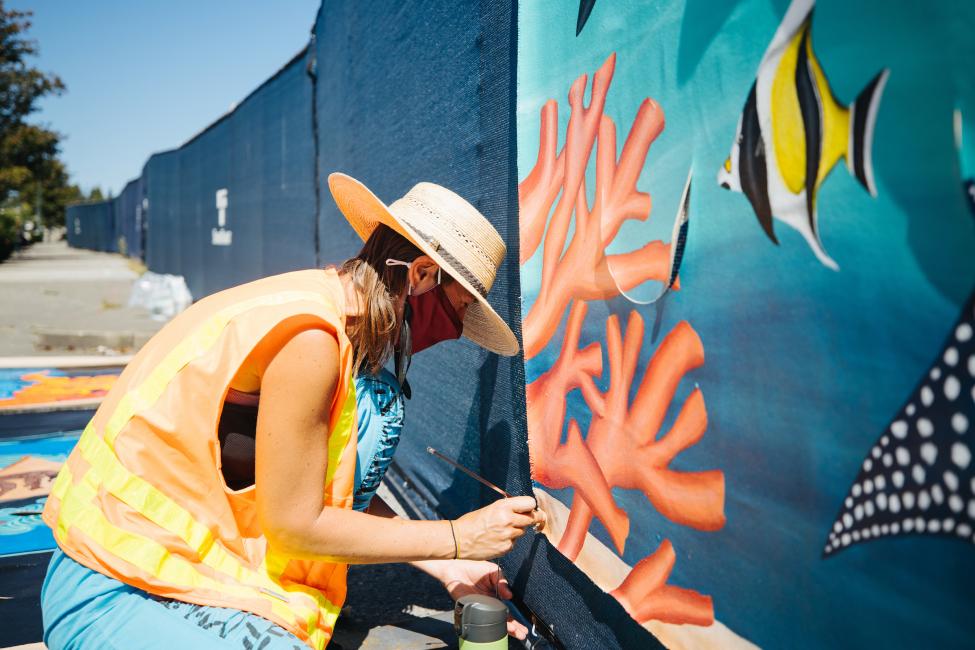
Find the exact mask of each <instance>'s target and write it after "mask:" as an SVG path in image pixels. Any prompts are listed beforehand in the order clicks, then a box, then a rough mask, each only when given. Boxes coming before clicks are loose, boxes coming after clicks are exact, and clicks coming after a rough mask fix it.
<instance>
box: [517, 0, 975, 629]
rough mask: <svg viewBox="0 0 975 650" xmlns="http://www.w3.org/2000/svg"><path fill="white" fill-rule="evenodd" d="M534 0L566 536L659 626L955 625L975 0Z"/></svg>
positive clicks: (534, 376)
mask: <svg viewBox="0 0 975 650" xmlns="http://www.w3.org/2000/svg"><path fill="white" fill-rule="evenodd" d="M813 9H815V12H814V11H813ZM519 11H520V13H519V64H518V78H519V85H518V163H519V169H520V170H521V171H520V175H521V178H522V181H521V185H520V188H519V189H520V192H519V199H520V201H519V202H520V213H521V215H520V219H521V226H520V227H521V265H522V266H521V278H522V289H523V295H524V303H523V317H524V344H525V359H526V362H525V366H526V382H527V388H526V398H527V402H528V404H527V413H528V438H529V451H530V460H531V468H532V478H533V480H534V481H535V483H536V487H537V490H538V492H539V494H540V496H541V501H542V502H543V503H544V504H545V508H546V510H548V512H549V514H550V518H551V520H552V525H551V526H549V527H548V531H547V534H548V536H549V538H550V539H551V541H552V542H553V543H555V544H557V545H558V547H559V549H560V551H562V553H564V554H565V555H566V556H567V557H568V558H570V559H572V560H574V561H575V563H576V565H577V566H579V567H580V568H582V569H583V570H584V571H585V572H586V573H587V574H588V575H589V576H590V577H591V578H592V579H593V581H594V582H595V583H596V584H597V585H599V586H600V587H602V588H603V589H604V590H606V591H609V592H611V594H612V595H613V596H614V597H615V598H616V599H617V601H618V602H619V603H620V604H621V605H622V606H623V607H624V608H625V609H626V611H627V612H629V613H630V615H631V616H632V617H633V618H634V619H636V620H638V621H639V622H641V623H643V624H644V625H645V626H646V627H647V628H648V629H649V630H650V631H651V632H653V634H654V635H655V636H656V637H657V638H658V639H659V640H660V641H662V642H663V643H664V645H667V646H669V647H733V646H749V645H752V644H757V645H760V646H772V647H776V646H780V645H783V644H788V645H790V646H803V647H822V646H823V645H835V644H841V645H846V646H850V645H854V646H855V645H861V644H866V643H868V642H869V643H878V642H883V643H886V644H887V645H891V646H896V647H909V646H918V645H927V644H935V645H939V646H943V647H951V646H958V645H961V644H963V643H964V640H965V639H966V638H968V636H969V635H970V632H971V628H970V623H969V617H968V615H967V614H966V611H967V607H968V606H970V603H971V590H970V588H969V587H968V585H967V584H966V582H965V581H964V579H963V578H962V577H961V575H963V574H964V573H965V572H971V571H972V570H975V550H973V549H972V548H971V543H972V542H973V541H975V538H973V537H972V523H973V522H972V521H971V518H972V517H975V514H973V512H975V511H973V512H969V511H970V510H971V506H972V504H975V494H972V493H971V490H973V489H975V482H973V480H972V472H973V471H975V465H973V464H972V463H971V445H970V442H969V440H968V438H969V437H970V435H968V436H966V433H967V431H968V423H969V422H970V421H975V419H973V418H975V393H972V392H971V390H969V389H971V382H972V378H973V376H975V368H969V367H967V366H966V365H965V364H968V363H969V361H970V360H969V359H968V355H970V354H971V350H969V348H970V347H971V343H970V341H971V327H972V318H973V317H975V314H972V313H970V312H971V310H972V308H973V307H972V304H971V302H970V301H969V300H968V296H969V294H970V293H971V291H972V286H973V284H975V255H972V251H973V250H975V232H973V227H972V222H971V218H970V216H969V215H968V214H967V208H966V206H965V202H964V195H963V194H962V193H961V192H959V191H958V188H959V187H960V186H961V185H962V179H961V178H960V177H959V169H958V165H957V160H958V152H957V150H956V149H957V147H956V145H955V143H954V142H953V141H952V138H951V132H952V114H953V109H954V108H955V107H957V106H959V105H968V104H970V102H971V101H972V98H973V97H975V81H973V80H972V79H971V75H970V74H967V73H966V67H967V66H966V64H965V63H964V62H965V61H967V60H969V59H970V55H971V54H973V52H972V47H973V46H972V45H971V43H970V42H969V41H968V40H966V39H963V38H960V37H959V34H960V32H959V30H958V29H957V26H956V25H955V23H957V22H959V21H961V22H962V23H964V24H969V25H973V24H975V11H973V10H972V9H971V8H970V7H964V6H962V4H961V3H955V4H952V5H951V6H950V7H945V8H944V9H943V11H942V12H940V13H936V14H935V15H932V14H931V12H924V11H921V10H920V9H914V8H898V9H897V11H891V9H890V7H889V6H887V5H883V4H881V3H863V4H858V5H857V6H848V5H847V4H845V3H836V2H820V3H818V6H816V7H814V6H813V2H812V1H811V0H794V1H793V2H791V3H785V2H780V3H767V2H760V1H758V0H755V1H747V0H746V1H742V2H738V3H723V4H721V5H720V6H716V5H714V4H713V3H706V2H701V1H697V0H688V1H687V2H684V3H680V2H678V3H655V4H653V5H648V4H647V3H636V2H633V3H598V2H581V3H579V6H578V7H575V6H570V5H569V3H558V2H540V3H522V4H521V5H520V8H519ZM881 14H882V15H883V16H884V19H883V21H881V23H880V24H877V25H876V28H875V29H872V30H870V33H869V34H865V33H863V32H862V30H854V29H853V27H852V26H853V25H864V24H874V23H873V21H875V19H876V17H877V16H878V15H881ZM922 14H923V15H922ZM922 23H923V24H925V25H927V26H928V29H927V30H926V32H925V33H924V34H918V33H917V30H916V29H915V27H916V25H917V24H922ZM936 53H937V54H936ZM932 69H938V71H939V75H941V76H942V77H943V78H944V79H945V80H946V83H945V84H944V87H934V86H933V85H932V84H931V83H930V80H929V75H930V74H931V73H930V71H931V70H932ZM589 73H592V77H591V81H590V77H589ZM566 97H567V101H566V99H565V98H566ZM956 121H957V118H956ZM618 130H619V133H618ZM729 141H731V142H732V143H733V144H732V148H731V154H730V155H729V154H728V143H729ZM905 154H907V155H906V156H905ZM840 161H843V163H844V164H845V166H846V167H847V171H845V172H840V171H837V167H838V166H839V165H838V163H839V162H840ZM688 169H690V170H691V178H692V179H693V181H692V182H690V187H691V191H690V195H689V197H688V196H682V188H684V187H685V184H686V181H687V178H688ZM727 190H732V192H728V191H727ZM738 193H740V194H738ZM742 195H743V196H742ZM674 214H677V215H678V219H677V226H678V227H675V222H674V218H673V215H674ZM756 218H757V220H758V222H759V227H757V228H756V227H755V225H754V224H755V220H756ZM775 222H779V223H778V224H776V223H775ZM777 225H779V226H781V225H787V226H789V228H782V227H779V228H777V229H776V226H777ZM685 238H686V239H685ZM678 248H680V249H681V250H680V253H682V254H678V250H677V249H678ZM936 250H937V251H938V252H937V253H935V251H936ZM827 251H828V252H827ZM668 289H669V290H668ZM959 312H961V316H960V317H959ZM624 323H625V327H624ZM932 362H933V363H934V365H932ZM969 365H971V364H969ZM918 377H921V378H922V381H921V382H918ZM969 393H971V394H969ZM905 396H908V401H907V402H906V403H905V401H904V398H905ZM898 409H900V411H899V410H898ZM894 429H896V431H894ZM905 456H909V460H908V461H907V462H906V463H901V462H900V461H902V460H903V459H904V457H905ZM888 461H889V462H888ZM899 463H900V464H901V465H903V467H898V464H899ZM895 474H899V478H898V476H895ZM854 480H855V482H854V483H853V486H852V487H850V481H854ZM908 495H909V496H908ZM922 495H923V496H922ZM905 497H906V498H907V499H908V500H909V503H905ZM892 503H896V506H895V507H896V508H897V512H891V504H892ZM838 508H839V514H838V515H837V509H838ZM895 526H896V528H895ZM919 532H920V533H924V535H923V536H920V537H919V536H918V535H917V533H919ZM905 533H906V535H905ZM932 533H933V534H934V535H936V536H937V538H933V537H932V536H931V535H932ZM824 539H825V551H824ZM869 540H880V541H878V542H876V543H873V544H863V543H862V542H865V541H869ZM856 542H861V543H860V544H856ZM851 546H855V547H854V548H849V547H851ZM845 549H848V550H845ZM841 550H843V551H844V552H843V553H838V551H841ZM962 568H964V569H965V571H961V569H962ZM906 584H910V585H911V590H910V592H909V593H910V595H909V596H905V595H903V594H904V589H903V587H904V585H906ZM892 594H901V595H898V596H896V597H895V596H893V595H892ZM966 603H967V604H968V605H965V604H966ZM907 612H910V613H911V616H910V617H907V616H905V614H906V613H907ZM935 620H937V621H938V625H937V626H932V625H930V624H929V622H930V621H935ZM824 621H829V622H830V624H829V625H824V624H823V622H824ZM799 630H802V632H801V633H800V632H799Z"/></svg>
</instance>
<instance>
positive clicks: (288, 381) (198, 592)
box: [41, 174, 544, 650]
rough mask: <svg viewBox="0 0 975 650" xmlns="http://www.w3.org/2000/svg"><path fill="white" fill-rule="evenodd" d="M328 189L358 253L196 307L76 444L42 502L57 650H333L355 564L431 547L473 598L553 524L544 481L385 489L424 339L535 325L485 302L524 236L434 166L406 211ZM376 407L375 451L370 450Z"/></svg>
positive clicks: (131, 373) (499, 344)
mask: <svg viewBox="0 0 975 650" xmlns="http://www.w3.org/2000/svg"><path fill="white" fill-rule="evenodd" d="M329 187H330V188H331V190H332V194H333V196H334V197H335V200H336V203H337V204H338V206H339V208H340V210H341V211H342V213H343V214H344V215H345V217H346V218H347V219H348V220H349V222H350V224H351V225H352V227H353V228H354V229H355V231H356V232H357V233H358V234H359V236H360V237H362V238H363V240H365V241H366V243H365V246H364V247H363V249H362V251H361V252H360V253H359V255H358V256H357V257H355V258H353V259H351V260H349V261H347V262H346V263H345V264H343V265H342V267H341V268H340V269H334V268H332V269H326V270H324V271H322V270H308V271H298V272H294V273H286V274H283V275H279V276H273V277H271V278H265V279H263V280H258V281H256V282H252V283H249V284H246V285H242V286H239V287H235V288H232V289H228V290H226V291H223V292H220V293H217V294H214V295H212V296H209V297H207V298H205V299H203V300H201V301H199V302H198V303H196V304H195V305H193V306H192V307H191V308H190V309H188V310H186V311H185V312H183V313H182V314H180V315H179V316H177V317H176V318H175V319H174V320H173V321H172V322H170V323H169V324H167V325H166V327H164V328H163V329H162V330H161V331H160V332H159V333H158V334H157V335H156V336H155V337H153V339H152V340H151V341H149V343H147V344H146V346H145V347H144V348H143V349H142V350H140V351H139V353H138V355H136V357H135V358H134V359H133V360H132V362H131V363H130V364H129V365H128V366H127V367H126V369H125V371H124V372H123V373H122V375H121V376H120V377H119V380H118V382H117V384H116V385H115V387H114V388H113V389H112V391H111V392H110V393H109V394H108V395H107V396H106V398H105V400H104V402H103V403H102V405H101V407H100V408H99V409H98V411H97V413H96V414H95V417H94V418H93V419H92V421H91V423H90V424H89V425H88V427H87V428H86V430H85V432H84V433H83V435H82V437H81V440H80V441H79V443H78V445H77V446H76V448H75V450H74V451H73V452H72V454H71V456H70V457H69V458H68V460H67V461H66V463H65V466H64V468H63V469H62V471H61V473H60V474H59V476H58V478H57V480H56V481H55V484H54V486H53V488H52V491H51V495H50V498H49V499H48V503H47V507H46V508H45V511H44V520H45V521H46V522H47V524H48V525H49V526H51V528H52V530H53V531H54V534H55V538H56V540H57V542H58V545H59V547H60V550H59V551H57V552H56V553H55V555H54V557H53V559H52V561H51V565H50V567H49V569H48V576H47V579H46V580H45V584H44V588H43V590H42V596H41V601H42V610H43V614H44V625H45V642H46V643H47V644H48V646H49V647H50V648H52V649H57V648H86V647H98V648H114V647H118V648H136V647H145V648H161V647H167V648H169V647H170V646H178V647H180V650H189V649H192V648H196V647H207V648H221V647H227V648H231V647H232V648H239V647H244V648H256V647H260V648H265V649H267V650H271V649H276V648H292V647H299V646H300V643H301V642H304V643H305V644H307V645H309V646H311V647H314V648H322V647H324V646H325V645H326V644H327V643H328V640H329V639H330V637H331V634H332V630H333V628H334V624H335V619H336V618H337V616H338V612H339V609H340V608H341V606H342V603H343V601H344V599H345V591H346V585H345V575H346V564H348V563H378V562H413V563H415V564H416V566H418V567H419V568H421V569H423V570H425V571H427V572H428V573H430V574H431V575H434V576H436V577H439V578H440V579H441V580H443V581H444V583H445V585H447V586H448V588H450V589H451V591H452V594H453V595H455V596H459V595H461V594H463V593H469V592H471V591H474V590H477V589H490V590H491V591H493V589H494V588H495V586H496V585H495V582H494V581H496V580H498V578H497V567H496V566H495V565H494V564H491V563H488V562H483V560H488V559H490V558H495V557H498V556H499V555H502V554H504V553H505V552H507V551H508V550H510V548H511V546H512V545H513V543H514V540H515V539H517V538H518V537H520V536H521V535H522V534H523V533H524V530H525V529H526V528H527V527H528V526H533V525H536V524H539V523H542V522H543V520H544V517H543V516H542V515H541V513H538V512H537V511H536V510H535V502H534V499H533V498H531V497H516V498H513V499H504V500H501V501H497V502H495V503H493V504H491V505H489V506H487V507H484V508H481V509H480V510H476V511H474V512H471V513H468V514H466V515H464V516H463V517H460V518H459V519H457V520H456V521H407V520H401V519H395V518H392V513H391V512H390V510H389V508H387V507H383V505H382V504H381V503H373V504H372V505H370V501H373V502H376V501H378V500H375V499H371V491H374V489H375V487H376V486H377V485H378V482H379V481H378V479H381V475H382V472H383V471H384V469H385V464H386V463H387V462H388V457H389V455H390V453H389V452H390V448H391V447H392V446H393V445H394V441H391V440H390V439H389V437H390V436H389V435H388V434H391V433H395V432H394V431H393V429H395V428H396V426H397V425H396V424H395V419H396V417H398V416H399V415H401V396H400V386H403V387H408V384H407V383H406V378H405V374H406V370H407V368H408V367H409V358H410V355H411V353H414V352H418V351H420V350H422V349H423V348H425V347H429V346H430V345H433V344H435V343H437V342H439V341H442V340H447V339H452V338H457V337H458V336H460V335H461V333H463V334H464V335H465V336H467V337H468V338H469V339H471V340H473V341H474V342H476V343H478V344H480V345H482V346H483V347H485V348H487V349H488V350H491V351H494V352H498V353H501V354H507V355H511V354H515V353H516V352H517V351H518V343H517V340H516V338H515V336H514V334H513V333H512V332H511V330H510V328H508V326H507V325H506V324H505V323H504V322H503V321H502V320H501V318H500V317H499V316H498V315H497V314H496V313H495V312H494V310H493V309H492V308H491V307H490V305H489V304H488V302H487V298H486V294H487V292H488V290H489V289H490V287H491V285H492V284H493V281H494V276H495V274H496V271H497V268H498V266H499V265H500V263H501V261H502V259H503V257H504V252H505V249H504V243H503V242H502V240H501V238H500V236H499V235H498V234H497V232H496V231H495V230H494V228H493V227H492V226H491V225H490V223H489V222H488V221H487V220H486V219H485V218H484V217H483V216H482V215H481V214H480V213H479V212H478V211H477V210H476V209H475V208H474V207H472V206H471V205H470V204H468V203H467V202H466V201H464V200H463V199H461V198H460V197H459V196H457V195H456V194H454V193H453V192H450V191H449V190H447V189H445V188H442V187H439V186H437V185H432V184H429V183H421V184H419V185H417V186H416V187H414V188H413V189H412V190H411V191H410V192H409V193H408V194H407V195H406V196H405V197H403V198H402V199H400V200H399V201H397V202H395V203H394V204H393V205H391V206H389V207H388V208H387V206H385V205H384V204H383V203H382V202H381V201H379V199H377V198H376V197H375V196H374V195H373V194H372V193H371V192H369V190H368V189H366V188H365V187H364V186H363V185H362V184H361V183H358V182H357V181H355V180H354V179H352V178H349V177H348V176H345V175H342V174H333V175H331V176H330V177H329ZM394 350H395V354H396V364H395V365H396V369H397V377H396V379H395V380H391V379H390V376H389V375H388V374H383V373H382V372H381V371H382V367H383V365H384V363H385V362H386V361H387V359H388V357H389V356H390V354H391V353H392V352H393V351H394ZM362 375H365V376H366V378H362V377H361V376H362ZM357 376H360V380H359V381H358V383H357V382H356V377H357ZM368 377H372V379H369V378H368ZM357 388H358V390H359V391H360V392H361V393H362V394H361V395H357V393H356V391H357ZM248 407H249V408H250V409H251V411H249V412H248V410H247V409H248ZM357 412H358V416H357ZM357 420H358V421H359V425H362V426H361V428H362V429H363V431H364V432H365V435H364V436H362V437H363V441H364V445H363V446H364V448H366V447H368V448H369V449H371V450H373V451H372V452H370V453H373V454H374V455H373V456H372V457H369V458H363V459H360V460H358V462H357V446H358V445H357V439H358V438H359V437H360V433H362V432H360V426H357ZM391 421H392V422H393V424H392V425H390V424H389V423H390V422H391ZM376 423H378V426H377V424H376ZM377 431H378V432H379V434H380V435H386V439H385V440H382V441H379V442H378V443H377V442H376V440H375V437H376V432H377ZM370 436H371V437H372V438H373V439H371V440H370ZM377 476H378V479H377ZM357 479H358V481H357ZM323 495H324V498H323ZM353 504H357V505H358V506H359V508H360V509H364V508H365V507H367V506H369V513H365V512H360V511H357V510H355V509H353V507H352V506H353ZM497 586H498V587H499V588H500V589H501V592H502V595H504V594H505V593H507V587H506V585H497ZM510 629H512V630H513V631H517V632H521V633H523V632H524V630H523V629H521V628H518V626H514V625H512V627H511V628H510Z"/></svg>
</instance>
